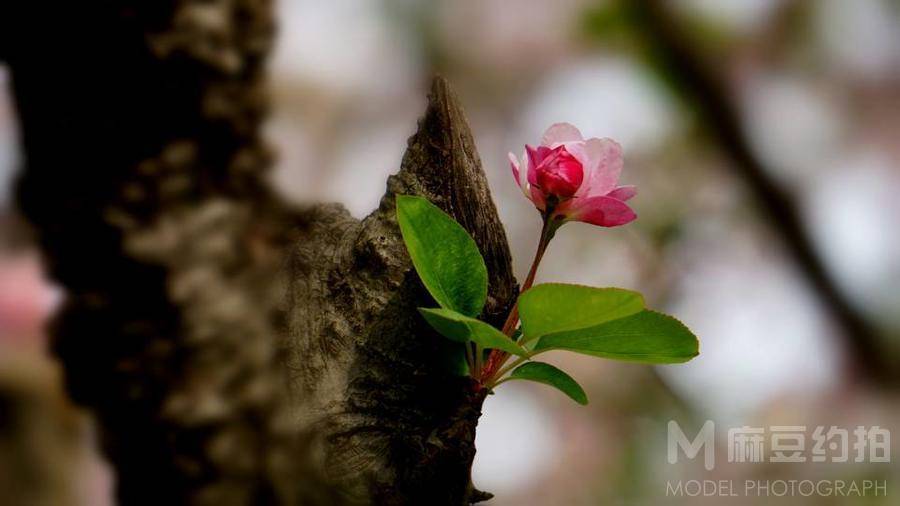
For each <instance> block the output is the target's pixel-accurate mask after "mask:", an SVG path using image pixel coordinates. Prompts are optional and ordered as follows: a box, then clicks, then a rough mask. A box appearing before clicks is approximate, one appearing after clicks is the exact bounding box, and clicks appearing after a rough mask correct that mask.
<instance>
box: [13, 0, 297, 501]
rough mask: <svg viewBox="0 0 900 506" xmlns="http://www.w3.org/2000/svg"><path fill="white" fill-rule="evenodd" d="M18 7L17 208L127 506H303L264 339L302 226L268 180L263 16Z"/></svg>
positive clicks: (73, 389)
mask: <svg viewBox="0 0 900 506" xmlns="http://www.w3.org/2000/svg"><path fill="white" fill-rule="evenodd" d="M11 4H12V5H6V6H4V7H3V9H4V13H3V14H2V15H0V18H2V19H3V20H4V21H3V23H4V24H5V25H7V26H4V27H3V28H6V29H8V30H6V31H4V37H5V39H4V41H5V42H6V44H5V45H4V48H3V54H4V56H5V57H6V58H7V61H8V63H9V65H10V68H11V69H12V82H13V88H14V94H15V99H16V104H17V107H18V112H19V117H20V125H21V134H22V143H23V147H24V154H25V157H26V167H25V170H24V171H23V173H22V175H21V178H20V180H19V182H18V201H19V206H20V209H21V211H22V213H23V214H24V215H25V216H26V217H27V218H28V219H29V220H30V222H31V223H32V224H33V225H34V227H35V230H36V232H37V237H38V240H39V242H40V245H41V246H42V248H43V250H44V253H45V256H46V263H47V266H48V268H49V271H50V273H51V275H52V277H53V278H54V279H55V280H57V281H58V282H59V283H61V284H62V285H63V286H64V287H65V288H66V291H67V300H66V302H65V304H64V307H63V308H62V310H61V312H60V314H59V315H58V316H57V318H56V321H55V324H54V326H53V334H54V349H55V353H56V354H57V355H58V357H59V359H60V360H61V361H62V362H63V364H64V366H65V376H66V384H67V389H68V391H69V393H70V395H71V396H72V397H73V398H74V399H75V400H76V401H77V402H79V403H81V404H83V405H85V406H87V407H89V408H90V409H91V410H92V411H93V412H94V414H95V415H96V417H97V419H98V421H99V424H100V426H101V429H102V436H103V439H104V446H105V450H106V452H107V455H108V457H109V458H110V460H111V462H112V464H113V465H114V467H115V469H116V472H117V475H118V476H117V479H118V489H117V494H118V499H119V501H120V504H123V505H129V504H156V505H159V504H216V505H228V504H293V503H296V502H297V501H299V500H300V499H301V497H305V495H304V494H306V492H307V491H308V490H311V489H312V486H310V487H307V486H306V485H307V484H308V483H309V481H311V480H308V479H307V475H306V473H304V472H303V470H302V467H303V466H302V462H301V460H300V459H299V458H298V455H299V452H298V451H297V449H296V447H297V446H298V439H297V437H296V430H295V429H294V428H293V427H292V426H291V425H290V419H289V418H288V416H287V415H288V413H289V411H288V409H287V398H286V396H285V395H284V392H285V389H284V387H283V385H284V380H283V374H282V370H281V369H280V368H279V367H278V364H279V357H278V355H277V350H278V346H277V340H276V338H277V336H278V335H279V334H278V332H277V330H278V329H279V326H280V325H281V324H280V322H279V319H278V312H277V308H278V307H279V306H280V304H281V295H282V290H281V289H279V285H278V283H277V281H278V279H279V276H278V275H277V273H278V270H279V267H280V266H281V263H282V262H281V261H280V260H279V257H280V251H281V249H282V248H283V246H284V244H286V243H287V242H288V236H290V231H291V230H293V229H294V228H295V226H294V224H295V222H298V221H300V218H299V217H294V216H292V215H290V214H289V213H287V212H285V211H283V207H282V206H281V205H280V203H279V202H278V201H277V199H275V198H274V197H273V196H272V195H270V194H269V193H268V192H267V190H266V189H265V184H264V176H265V174H264V169H265V168H266V167H267V166H268V164H269V158H270V157H269V154H268V152H267V149H266V148H265V146H264V145H263V143H262V142H261V140H260V137H259V130H260V129H259V127H260V122H261V120H262V118H263V116H264V112H265V107H266V103H265V99H264V93H263V91H262V79H261V77H262V74H261V63H262V61H263V59H264V57H265V55H266V54H267V52H268V49H269V45H270V43H271V40H272V34H273V24H272V17H271V6H270V3H269V2H267V1H257V0H235V1H228V2H225V1H219V2H202V3H200V2H190V1H180V0H179V1H158V2H157V1H153V2H151V1H146V2H145V1H133V2H121V3H111V2H86V3H85V2H60V3H58V4H55V5H54V7H53V10H52V12H47V9H46V7H45V6H43V4H40V5H38V4H36V3H34V2H13V3H11ZM300 225H301V226H302V222H301V223H300Z"/></svg>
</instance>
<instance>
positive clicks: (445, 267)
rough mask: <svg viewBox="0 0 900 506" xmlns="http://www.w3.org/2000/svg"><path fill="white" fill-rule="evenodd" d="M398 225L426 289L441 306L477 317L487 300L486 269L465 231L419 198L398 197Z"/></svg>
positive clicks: (447, 216) (437, 209)
mask: <svg viewBox="0 0 900 506" xmlns="http://www.w3.org/2000/svg"><path fill="white" fill-rule="evenodd" d="M397 222H398V223H399V224H400V232H401V233H402V234H403V240H404V242H406V249H407V250H408V251H409V256H410V258H412V262H413V265H414V266H415V268H416V272H418V273H419V277H420V278H421V279H422V283H424V284H425V288H427V289H428V292H429V293H430V294H431V296H432V297H434V300H436V301H437V302H438V304H440V306H441V307H443V308H446V309H452V310H454V311H457V312H459V313H462V314H464V315H468V316H476V315H477V314H478V313H480V312H481V309H482V308H483V307H484V301H485V299H486V298H487V267H485V265H484V259H482V258H481V253H479V252H478V246H477V245H476V244H475V241H474V240H472V237H470V236H469V234H468V232H466V230H465V229H464V228H462V226H460V225H459V224H458V223H456V221H454V220H453V218H451V217H450V216H449V215H447V214H446V213H445V212H443V211H441V210H440V209H439V208H438V207H437V206H435V205H434V204H432V203H431V202H428V200H426V199H424V198H422V197H412V196H409V195H397Z"/></svg>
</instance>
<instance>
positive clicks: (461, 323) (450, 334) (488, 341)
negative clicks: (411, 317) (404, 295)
mask: <svg viewBox="0 0 900 506" xmlns="http://www.w3.org/2000/svg"><path fill="white" fill-rule="evenodd" d="M419 312H420V313H422V316H423V317H424V318H425V320H426V321H427V322H428V324H429V325H431V326H432V327H434V329H435V330H437V331H438V332H440V333H441V334H443V335H444V336H445V337H447V338H448V339H452V340H454V341H462V342H465V341H473V342H475V343H478V344H480V345H481V346H482V347H484V348H493V349H496V350H503V351H505V352H507V353H512V354H513V355H519V356H522V357H524V356H526V355H528V353H527V352H526V351H525V350H523V349H522V347H521V346H519V345H518V344H516V343H515V341H513V340H512V339H510V338H509V337H507V336H506V335H504V334H503V333H502V332H500V331H499V330H497V329H495V328H494V327H492V326H490V325H488V324H487V323H485V322H483V321H480V320H476V319H474V318H469V317H468V316H466V315H463V314H459V313H457V312H456V311H453V310H451V309H442V308H425V307H420V308H419Z"/></svg>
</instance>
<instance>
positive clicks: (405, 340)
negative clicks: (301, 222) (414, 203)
mask: <svg viewBox="0 0 900 506" xmlns="http://www.w3.org/2000/svg"><path fill="white" fill-rule="evenodd" d="M398 194H413V195H422V196H425V197H427V198H428V199H429V200H431V201H432V202H434V203H435V204H436V205H438V206H440V207H441V208H443V209H444V210H445V211H447V212H448V213H449V214H451V215H452V216H453V217H454V218H455V219H456V220H457V221H459V222H460V223H461V224H462V225H463V226H464V227H465V228H466V229H467V230H468V231H469V233H470V234H471V235H472V236H473V237H474V238H475V241H476V243H477V244H478V246H479V249H480V250H481V252H482V254H483V256H484V257H485V261H486V263H487V266H488V273H489V276H490V284H489V295H488V303H487V306H486V308H485V315H484V316H485V317H486V319H487V320H488V321H491V322H493V323H502V321H501V320H502V318H503V316H504V315H505V313H506V312H507V311H508V309H509V307H510V305H511V304H512V302H513V300H514V297H515V295H516V293H517V286H516V282H515V279H514V277H513V275H512V267H511V262H510V253H509V249H508V246H507V242H506V235H505V232H504V231H503V227H502V225H501V223H500V221H499V218H498V216H497V212H496V209H495V207H494V204H493V201H492V200H491V196H490V191H489V190H488V187H487V181H486V179H485V175H484V172H483V171H482V168H481V162H480V160H479V158H478V154H477V152H476V150H475V146H474V141H473V139H472V135H471V133H470V131H469V127H468V125H467V123H466V120H465V117H464V115H463V113H462V110H461V108H460V106H459V104H458V102H457V99H456V97H455V96H454V94H453V93H452V91H451V90H450V89H449V87H448V85H447V83H446V82H445V81H444V80H442V79H440V78H437V79H436V80H435V81H434V84H433V86H432V89H431V93H430V95H429V101H428V108H427V111H426V113H425V116H424V117H423V118H422V119H421V121H420V122H419V128H418V131H417V133H416V134H415V135H413V137H411V138H410V140H409V145H408V147H407V151H406V154H405V156H404V158H403V162H402V165H401V169H400V171H399V173H397V174H396V175H394V176H391V177H390V178H389V180H388V184H387V192H386V194H385V196H384V197H383V198H382V201H381V204H380V206H379V208H378V209H376V210H375V211H374V212H373V213H372V214H371V215H369V216H368V217H367V218H365V219H364V220H362V221H357V220H354V219H353V218H352V217H350V216H349V215H348V214H347V213H346V212H344V211H342V210H341V209H340V208H337V207H329V208H323V209H321V210H320V213H321V214H320V215H318V216H316V217H313V218H311V220H310V221H311V223H312V225H311V226H312V227H313V230H312V231H311V236H312V237H317V238H321V239H320V240H319V241H313V242H309V241H301V242H298V244H297V245H296V246H295V248H294V251H293V253H292V261H291V264H292V273H291V276H290V283H291V286H290V290H289V291H290V296H289V302H288V304H289V308H288V311H289V323H290V330H289V337H288V342H287V343H286V356H287V368H288V371H289V375H290V383H289V384H290V389H291V393H292V397H293V401H294V403H295V405H294V409H295V414H296V419H297V420H298V421H299V422H300V423H301V425H303V426H304V427H306V429H307V430H308V431H309V432H310V433H311V434H315V435H316V436H315V437H316V440H317V442H318V444H319V445H320V446H319V448H320V451H321V454H322V455H323V458H324V468H325V472H326V474H327V476H328V477H329V479H331V480H333V481H334V483H335V484H336V485H337V488H338V489H339V490H342V491H345V493H346V499H347V500H348V501H349V502H351V503H353V502H356V503H361V504H366V503H375V504H453V505H458V504H464V503H469V502H475V501H477V500H484V499H486V498H487V497H489V494H485V493H483V492H479V491H477V490H475V489H474V488H473V487H472V485H471V482H470V469H471V464H472V459H473V457H474V454H475V447H474V437H475V426H476V424H477V420H478V417H479V416H480V414H481V413H480V410H481V404H482V402H483V401H484V393H483V391H482V392H480V393H475V392H474V391H473V389H472V385H471V384H469V381H470V380H469V379H467V378H462V377H457V376H452V375H451V374H450V373H448V372H446V370H445V369H444V368H443V367H442V365H441V352H440V346H441V345H442V344H443V338H442V337H440V336H439V335H437V334H436V333H435V332H434V331H432V330H431V329H430V328H429V327H428V326H427V325H426V324H425V323H424V322H423V321H422V320H421V318H420V317H419V316H418V314H417V312H416V307H418V306H423V305H429V304H431V301H430V300H429V296H428V295H427V293H426V292H425V290H424V289H423V288H422V286H421V283H420V281H419V280H418V277H417V276H416V274H415V271H414V270H413V269H412V265H411V263H410V261H409V257H408V255H407V253H406V249H405V246H404V245H403V241H402V239H401V237H400V232H399V229H398V227H397V224H396V219H395V211H394V196H395V195H398Z"/></svg>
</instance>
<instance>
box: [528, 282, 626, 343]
mask: <svg viewBox="0 0 900 506" xmlns="http://www.w3.org/2000/svg"><path fill="white" fill-rule="evenodd" d="M643 309H644V297H643V296H642V295H641V294H640V293H638V292H633V291H631V290H623V289H621V288H594V287H590V286H583V285H566V284H562V283H545V284H541V285H537V286H535V287H533V288H531V289H529V290H527V291H526V292H525V293H523V294H522V295H521V296H520V297H519V316H520V317H521V319H522V331H523V332H524V333H525V336H526V338H527V339H529V340H531V339H535V338H538V337H541V336H543V335H546V334H551V333H556V332H563V331H568V330H576V329H583V328H586V327H594V326H596V325H599V324H601V323H605V322H608V321H611V320H616V319H619V318H622V317H625V316H629V315H633V314H635V313H637V312H639V311H641V310H643Z"/></svg>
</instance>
